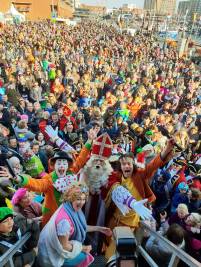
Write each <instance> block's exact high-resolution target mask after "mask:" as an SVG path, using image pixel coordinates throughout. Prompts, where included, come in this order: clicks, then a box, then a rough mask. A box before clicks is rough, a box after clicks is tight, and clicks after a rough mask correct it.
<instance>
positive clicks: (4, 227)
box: [0, 217, 14, 234]
mask: <svg viewBox="0 0 201 267" xmlns="http://www.w3.org/2000/svg"><path fill="white" fill-rule="evenodd" d="M13 224H14V221H13V218H12V217H8V218H6V219H5V220H3V221H2V222H1V223H0V233H3V234H8V233H10V232H12V229H13Z"/></svg>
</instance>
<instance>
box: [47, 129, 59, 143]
mask: <svg viewBox="0 0 201 267" xmlns="http://www.w3.org/2000/svg"><path fill="white" fill-rule="evenodd" d="M45 132H46V134H47V135H48V136H49V137H50V138H51V139H52V141H53V142H55V141H56V139H57V138H58V127H56V129H55V130H54V129H53V128H52V126H50V125H47V126H46V128H45Z"/></svg>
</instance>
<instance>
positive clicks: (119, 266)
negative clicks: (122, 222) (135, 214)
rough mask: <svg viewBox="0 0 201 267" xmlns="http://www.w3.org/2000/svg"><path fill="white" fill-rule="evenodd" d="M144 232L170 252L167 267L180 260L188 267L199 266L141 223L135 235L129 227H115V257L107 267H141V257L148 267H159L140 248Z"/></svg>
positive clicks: (176, 263)
mask: <svg viewBox="0 0 201 267" xmlns="http://www.w3.org/2000/svg"><path fill="white" fill-rule="evenodd" d="M145 231H146V232H149V234H150V236H153V237H154V238H156V239H157V240H160V241H161V242H163V245H164V247H166V248H167V250H168V251H171V252H172V256H171V259H170V262H169V265H168V267H176V266H177V265H178V263H179V261H180V260H182V261H183V262H184V263H185V264H187V265H188V266H190V267H200V266H201V264H200V262H198V261H197V260H195V259H194V258H193V257H191V256H190V255H189V254H187V253H186V252H185V251H183V250H182V249H180V248H178V247H176V246H175V245H174V244H173V243H172V242H170V241H169V240H167V239H166V238H164V237H163V236H161V235H160V234H158V233H157V232H155V231H153V230H152V229H151V228H150V227H149V226H147V225H146V224H145V223H143V222H142V223H141V227H140V228H139V230H138V231H137V232H136V234H135V235H134V234H133V231H132V230H131V229H130V228H129V227H116V228H115V229H114V232H113V236H114V240H115V242H116V248H117V249H116V255H114V257H112V258H111V259H110V260H109V262H108V263H107V267H141V266H140V264H139V263H138V262H139V261H138V258H139V256H141V257H143V258H144V260H145V261H146V262H147V264H148V265H149V266H150V267H161V266H159V265H157V264H156V262H155V261H154V260H153V259H152V258H151V257H150V256H149V254H148V253H147V252H146V250H145V249H144V247H143V246H142V240H143V237H144V232H145Z"/></svg>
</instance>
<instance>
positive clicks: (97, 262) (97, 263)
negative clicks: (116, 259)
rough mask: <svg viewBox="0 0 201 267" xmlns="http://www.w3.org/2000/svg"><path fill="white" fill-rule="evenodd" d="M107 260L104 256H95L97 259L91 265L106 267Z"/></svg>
mask: <svg viewBox="0 0 201 267" xmlns="http://www.w3.org/2000/svg"><path fill="white" fill-rule="evenodd" d="M105 265H106V260H105V258H104V257H103V256H98V257H95V261H94V262H93V264H92V265H91V267H105Z"/></svg>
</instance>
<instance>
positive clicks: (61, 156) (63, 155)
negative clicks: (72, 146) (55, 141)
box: [50, 151, 73, 164]
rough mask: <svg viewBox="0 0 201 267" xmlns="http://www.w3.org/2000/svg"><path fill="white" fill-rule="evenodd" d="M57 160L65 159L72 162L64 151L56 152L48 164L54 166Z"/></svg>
mask: <svg viewBox="0 0 201 267" xmlns="http://www.w3.org/2000/svg"><path fill="white" fill-rule="evenodd" d="M57 159H67V161H68V162H70V163H71V162H73V160H72V158H71V157H70V156H69V155H68V154H67V153H66V152H64V151H59V152H56V153H55V154H54V157H52V158H51V159H50V163H51V164H54V163H55V161H56V160H57Z"/></svg>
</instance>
